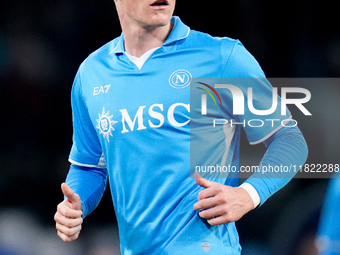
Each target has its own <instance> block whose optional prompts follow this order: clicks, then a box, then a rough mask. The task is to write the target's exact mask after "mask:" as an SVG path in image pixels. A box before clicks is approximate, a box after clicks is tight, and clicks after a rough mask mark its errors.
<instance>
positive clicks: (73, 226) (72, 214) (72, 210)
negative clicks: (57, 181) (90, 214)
mask: <svg viewBox="0 0 340 255" xmlns="http://www.w3.org/2000/svg"><path fill="white" fill-rule="evenodd" d="M61 190H62V192H63V194H64V195H65V196H66V199H65V200H64V201H63V202H61V203H60V204H59V205H58V206H57V212H56V214H55V215H54V220H55V221H56V229H57V231H58V236H59V237H60V238H61V239H62V240H63V241H64V242H71V241H74V240H76V239H77V238H78V237H79V234H80V230H81V224H82V223H83V219H82V217H81V216H82V215H83V211H82V206H81V201H80V197H79V195H77V194H75V193H74V192H73V191H72V189H71V188H70V187H69V186H68V185H67V184H66V183H63V184H61Z"/></svg>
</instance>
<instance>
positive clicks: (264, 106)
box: [221, 41, 291, 144]
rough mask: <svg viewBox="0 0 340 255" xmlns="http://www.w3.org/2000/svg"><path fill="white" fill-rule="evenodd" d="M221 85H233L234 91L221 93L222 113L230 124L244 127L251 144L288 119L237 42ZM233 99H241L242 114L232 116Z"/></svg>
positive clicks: (269, 85) (288, 115) (226, 90)
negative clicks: (228, 119)
mask: <svg viewBox="0 0 340 255" xmlns="http://www.w3.org/2000/svg"><path fill="white" fill-rule="evenodd" d="M222 83H228V84H229V85H234V86H235V92H236V91H238V94H234V93H232V91H231V90H228V89H224V90H223V94H222V96H221V97H224V100H223V103H225V107H224V109H223V110H224V112H225V113H226V114H227V115H228V116H229V118H232V119H233V120H234V123H237V125H240V126H242V127H243V128H244V130H245V132H246V134H247V138H248V141H249V142H250V143H251V144H257V143H260V142H263V141H264V140H266V139H267V138H268V137H269V136H271V135H272V134H273V133H275V132H276V131H277V130H279V129H280V128H281V127H283V125H284V124H285V120H287V119H290V118H291V114H290V112H289V110H288V109H287V110H286V114H285V115H282V114H281V98H280V97H279V96H278V93H277V90H273V87H272V85H271V84H270V82H269V81H268V80H267V78H266V77H265V74H264V72H263V71H262V69H261V67H260V65H259V63H258V62H257V61H256V59H255V58H254V57H253V56H252V55H251V54H250V53H249V52H248V51H247V50H246V48H245V47H244V46H243V45H242V44H241V42H239V41H236V43H235V46H234V48H233V50H232V52H231V54H230V56H229V59H228V61H227V64H226V66H225V68H224V72H223V80H222ZM241 92H242V93H241ZM242 97H243V98H242ZM235 100H241V101H239V102H241V103H242V105H243V108H244V109H243V112H242V111H241V113H237V112H236V113H235V109H234V105H235V104H234V101H235ZM242 100H243V101H242Z"/></svg>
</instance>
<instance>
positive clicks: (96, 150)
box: [69, 71, 105, 168]
mask: <svg viewBox="0 0 340 255" xmlns="http://www.w3.org/2000/svg"><path fill="white" fill-rule="evenodd" d="M71 105H72V120H73V145H72V148H71V152H70V156H69V161H70V162H71V163H73V164H76V165H79V166H89V167H99V168H103V167H105V161H104V158H103V156H102V155H103V153H102V148H101V145H100V142H99V139H98V136H97V133H96V130H95V128H94V126H93V123H92V121H91V119H90V116H89V113H88V109H87V106H86V103H85V100H84V97H83V94H82V83H81V77H80V71H78V73H77V75H76V77H75V80H74V83H73V87H72V92H71Z"/></svg>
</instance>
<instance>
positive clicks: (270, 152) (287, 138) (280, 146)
mask: <svg viewBox="0 0 340 255" xmlns="http://www.w3.org/2000/svg"><path fill="white" fill-rule="evenodd" d="M264 143H265V145H266V146H267V148H268V149H267V151H266V153H265V155H264V157H263V158H262V160H261V162H260V165H261V166H262V167H263V166H269V165H270V166H271V167H273V168H275V167H279V168H280V167H282V166H290V165H296V166H299V165H303V164H304V163H305V161H306V159H307V154H308V148H307V144H306V141H305V139H304V137H303V135H302V133H301V132H300V130H299V129H298V128H297V127H295V128H281V129H280V130H279V131H277V132H276V133H275V134H273V135H272V136H271V137H269V138H268V139H267V140H266V141H265V142H264ZM294 175H295V172H291V173H282V172H269V171H268V172H267V173H266V174H263V173H260V172H259V173H255V174H253V175H252V176H251V177H250V178H249V179H248V180H246V181H245V183H249V184H251V185H252V186H253V187H254V188H255V189H256V191H257V193H258V195H259V196H260V200H261V202H260V204H261V205H262V204H263V203H264V202H265V201H266V200H267V199H268V198H269V197H270V196H271V195H273V194H274V193H275V192H276V191H278V190H280V189H281V188H282V187H284V186H285V185H286V184H287V183H288V182H289V181H290V180H291V178H293V177H294Z"/></svg>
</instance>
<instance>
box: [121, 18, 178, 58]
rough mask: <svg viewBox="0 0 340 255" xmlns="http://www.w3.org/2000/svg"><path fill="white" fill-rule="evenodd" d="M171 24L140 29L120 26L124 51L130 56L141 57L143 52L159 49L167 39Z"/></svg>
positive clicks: (139, 27)
mask: <svg viewBox="0 0 340 255" xmlns="http://www.w3.org/2000/svg"><path fill="white" fill-rule="evenodd" d="M172 28H173V24H172V23H171V22H169V24H167V25H165V26H158V27H141V26H132V25H131V24H130V25H126V26H124V25H123V24H122V30H123V34H124V40H125V51H126V52H127V53H129V54H130V55H132V56H135V57H141V56H142V55H143V54H144V53H145V52H147V51H148V50H151V49H153V48H156V47H161V46H162V45H163V43H164V42H165V40H166V39H167V38H168V35H169V34H170V32H171V30H172Z"/></svg>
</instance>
